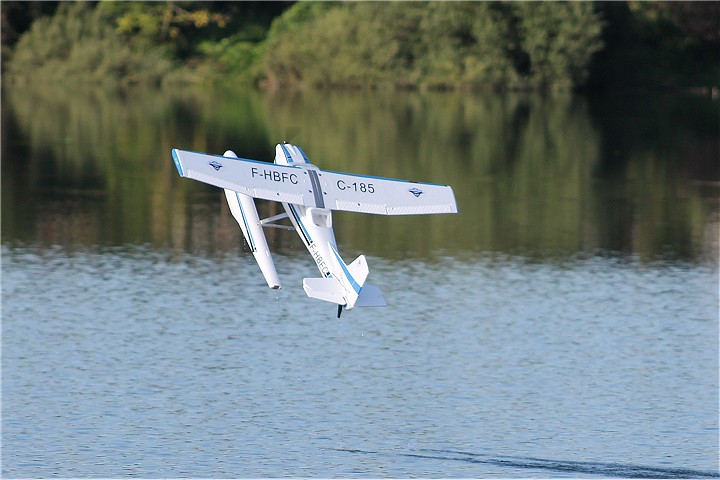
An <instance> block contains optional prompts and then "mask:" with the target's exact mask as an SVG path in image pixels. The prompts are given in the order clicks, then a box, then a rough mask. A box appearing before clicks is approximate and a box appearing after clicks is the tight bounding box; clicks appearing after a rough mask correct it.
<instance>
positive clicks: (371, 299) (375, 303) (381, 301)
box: [355, 283, 387, 307]
mask: <svg viewBox="0 0 720 480" xmlns="http://www.w3.org/2000/svg"><path fill="white" fill-rule="evenodd" d="M385 305H387V303H386V302H385V297H383V294H382V292H381V291H380V289H379V288H378V287H376V286H375V285H370V284H369V283H368V284H366V285H364V286H363V288H362V290H360V295H359V296H358V299H357V302H355V306H356V307H384V306H385Z"/></svg>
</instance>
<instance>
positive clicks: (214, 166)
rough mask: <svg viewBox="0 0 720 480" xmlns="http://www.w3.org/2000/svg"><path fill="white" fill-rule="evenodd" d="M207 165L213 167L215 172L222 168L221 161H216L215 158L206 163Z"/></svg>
mask: <svg viewBox="0 0 720 480" xmlns="http://www.w3.org/2000/svg"><path fill="white" fill-rule="evenodd" d="M208 165H210V166H211V167H213V168H214V169H215V171H216V172H217V171H218V170H220V168H222V163H220V162H218V161H217V160H213V161H212V162H210V163H208Z"/></svg>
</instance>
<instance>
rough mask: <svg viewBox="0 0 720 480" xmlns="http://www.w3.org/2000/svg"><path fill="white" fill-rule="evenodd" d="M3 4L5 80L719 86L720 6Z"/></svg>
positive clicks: (514, 86) (474, 86)
mask: <svg viewBox="0 0 720 480" xmlns="http://www.w3.org/2000/svg"><path fill="white" fill-rule="evenodd" d="M0 7H1V10H2V33H3V36H2V47H3V50H2V61H3V71H4V73H8V74H9V75H7V76H6V78H19V77H24V78H29V77H32V78H35V79H38V78H42V79H46V80H53V79H55V80H59V79H62V80H64V81H67V80H78V81H91V82H101V83H113V82H114V83H121V84H128V83H150V84H159V83H162V82H166V81H168V80H171V81H172V80H180V81H192V82H208V81H214V80H222V79H223V78H231V79H232V80H233V81H241V82H253V83H260V84H263V85H266V86H269V87H283V86H294V87H344V88H347V87H352V88H367V87H371V88H401V89H402V88H413V89H415V88H420V89H442V90H446V89H504V90H505V89H543V90H551V89H561V90H565V89H573V88H576V87H579V86H583V85H585V84H588V85H590V86H591V87H595V88H597V87H599V86H605V85H610V86H623V85H630V86H637V85H643V86H664V87H673V86H675V87H677V86H693V85H698V84H699V85H702V86H717V85H718V78H720V65H719V64H718V62H717V58H718V55H720V33H718V32H720V26H719V25H720V3H718V2H656V1H650V2H637V1H629V2H556V1H549V2H499V1H489V2H466V1H458V2H443V1H430V2H416V1H403V2H399V1H391V2H296V3H292V2H252V1H251V2H204V1H168V2H139V1H132V2H114V1H109V0H102V1H99V2H78V3H77V4H75V3H69V2H41V3H38V4H37V5H36V4H35V3H33V2H12V1H3V2H2V3H0ZM28 25H31V26H30V28H28Z"/></svg>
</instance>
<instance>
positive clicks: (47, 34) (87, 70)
mask: <svg viewBox="0 0 720 480" xmlns="http://www.w3.org/2000/svg"><path fill="white" fill-rule="evenodd" d="M171 69H172V62H171V61H170V60H169V59H168V57H167V55H166V54H165V52H164V51H163V50H162V49H161V48H159V47H157V46H151V45H150V44H148V43H144V42H139V41H135V42H132V41H128V39H126V38H125V37H123V36H122V35H121V34H120V33H118V32H116V30H115V28H114V25H113V23H112V21H111V19H110V18H109V17H108V16H107V14H105V13H104V12H103V11H102V10H101V9H96V8H93V7H92V6H90V5H89V4H88V3H86V2H76V3H62V4H61V5H60V7H59V8H58V11H57V12H56V14H55V15H54V16H53V17H44V18H40V19H38V20H37V21H35V22H34V23H33V25H32V27H31V29H30V30H29V31H28V32H26V33H25V34H24V35H23V36H22V37H21V38H20V40H19V41H18V43H17V45H16V47H15V51H14V54H13V57H12V59H11V60H10V62H9V64H8V71H7V73H8V75H9V76H10V77H11V78H13V79H33V80H41V81H49V82H92V83H111V84H134V83H143V84H155V85H158V84H159V83H160V82H161V81H162V79H163V78H164V76H165V75H166V74H167V73H168V72H170V70H171Z"/></svg>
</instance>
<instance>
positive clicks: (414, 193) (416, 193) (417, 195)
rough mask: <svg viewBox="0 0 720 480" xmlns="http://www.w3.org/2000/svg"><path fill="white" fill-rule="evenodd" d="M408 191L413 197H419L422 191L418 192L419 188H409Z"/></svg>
mask: <svg viewBox="0 0 720 480" xmlns="http://www.w3.org/2000/svg"><path fill="white" fill-rule="evenodd" d="M409 191H410V193H412V194H413V195H415V197H419V196H420V195H422V193H423V191H422V190H420V189H419V188H415V187H413V188H411V189H410V190H409Z"/></svg>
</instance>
